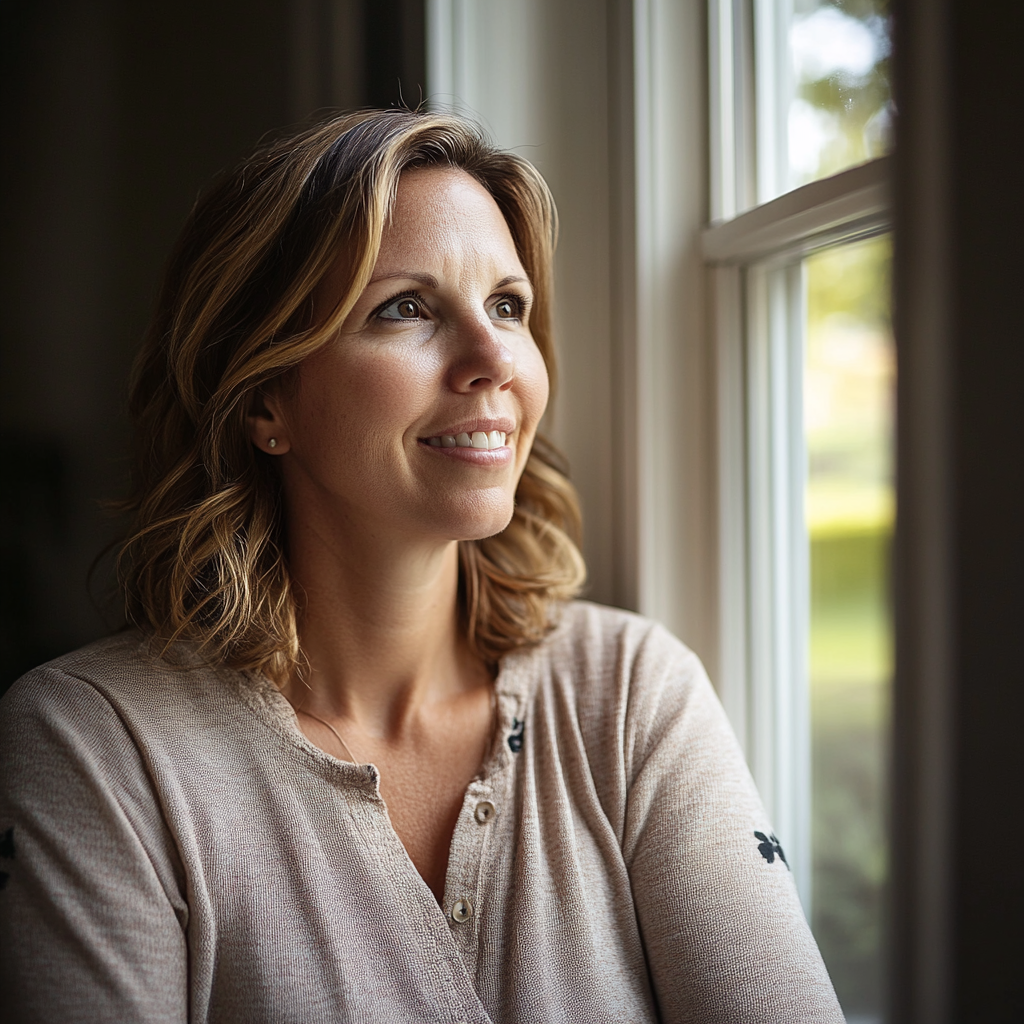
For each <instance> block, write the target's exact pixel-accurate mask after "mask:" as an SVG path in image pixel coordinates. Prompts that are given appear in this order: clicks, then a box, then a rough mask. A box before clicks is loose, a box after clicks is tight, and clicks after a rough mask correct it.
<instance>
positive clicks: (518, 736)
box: [508, 718, 526, 754]
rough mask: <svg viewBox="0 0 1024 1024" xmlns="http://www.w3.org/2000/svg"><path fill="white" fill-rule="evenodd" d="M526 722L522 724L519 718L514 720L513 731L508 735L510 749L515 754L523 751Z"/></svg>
mask: <svg viewBox="0 0 1024 1024" xmlns="http://www.w3.org/2000/svg"><path fill="white" fill-rule="evenodd" d="M525 726H526V722H520V721H519V719H518V718H513V719H512V731H511V732H510V733H509V735H508V748H509V750H511V751H512V753H513V754H518V753H519V751H520V750H522V749H523V729H524V727H525Z"/></svg>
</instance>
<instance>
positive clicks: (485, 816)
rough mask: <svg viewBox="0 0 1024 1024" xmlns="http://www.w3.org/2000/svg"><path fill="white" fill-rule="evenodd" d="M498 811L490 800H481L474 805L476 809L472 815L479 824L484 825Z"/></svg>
mask: <svg viewBox="0 0 1024 1024" xmlns="http://www.w3.org/2000/svg"><path fill="white" fill-rule="evenodd" d="M497 813H498V810H497V808H496V807H495V806H494V804H492V803H491V801H490V800H481V801H480V803H478V804H477V805H476V810H475V811H474V812H473V816H474V817H475V818H476V820H477V821H479V822H480V824H481V825H486V824H487V822H489V821H490V820H491V818H493V817H494V816H495V815H496V814H497Z"/></svg>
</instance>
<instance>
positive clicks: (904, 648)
mask: <svg viewBox="0 0 1024 1024" xmlns="http://www.w3.org/2000/svg"><path fill="white" fill-rule="evenodd" d="M895 10H896V29H897V38H896V54H895V57H896V59H895V65H896V69H897V79H898V85H899V90H898V93H897V103H898V107H899V126H898V131H897V167H898V173H897V188H896V201H897V206H896V212H897V223H896V228H897V231H896V250H897V251H896V262H895V278H896V321H897V324H896V326H897V344H898V349H899V374H900V383H899V392H898V403H899V469H898V479H899V490H898V506H899V510H900V511H899V513H898V515H899V520H900V522H899V525H898V529H897V566H898V571H897V580H898V589H897V605H896V608H897V673H896V681H897V686H896V705H895V718H896V735H895V766H896V783H897V788H896V792H895V814H894V821H893V823H894V838H895V851H894V852H895V864H894V883H893V909H894V923H895V929H894V940H895V954H896V956H895V960H894V966H893V991H894V1003H893V1010H894V1012H893V1017H892V1019H893V1021H894V1024H905V1022H914V1024H917V1022H920V1024H926V1022H927V1024H946V1022H957V1024H960V1022H962V1024H1010V1022H1020V1021H1024V971H1022V970H1021V968H1020V963H1021V958H1022V955H1024V938H1022V929H1021V922H1022V920H1024V870H1022V854H1024V815H1022V813H1021V801H1022V794H1024V756H1022V753H1024V750H1022V743H1021V733H1022V729H1024V657H1022V653H1021V648H1022V637H1024V321H1022V315H1021V307H1022V298H1021V296H1022V287H1021V281H1020V252H1021V248H1022V245H1024V203H1022V202H1021V196H1022V195H1024V160H1022V154H1021V148H1022V147H1021V144H1020V125H1021V103H1020V97H1021V94H1022V92H1024V63H1022V62H1021V60H1020V57H1019V52H1018V51H1019V49H1020V40H1021V38H1022V36H1024V6H1022V5H1020V4H1013V3H989V4H978V3H972V2H969V0H899V2H898V3H897V4H896V7H895Z"/></svg>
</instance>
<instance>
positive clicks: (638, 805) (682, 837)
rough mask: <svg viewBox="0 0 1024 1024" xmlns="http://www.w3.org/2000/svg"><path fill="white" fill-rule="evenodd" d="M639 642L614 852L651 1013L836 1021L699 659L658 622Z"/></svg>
mask: <svg viewBox="0 0 1024 1024" xmlns="http://www.w3.org/2000/svg"><path fill="white" fill-rule="evenodd" d="M645 647H646V650H644V651H643V652H642V653H641V656H640V657H639V658H638V659H637V665H636V669H635V673H634V680H635V684H634V687H633V694H634V695H635V696H633V697H631V701H630V703H631V707H630V711H629V719H630V731H631V732H632V733H633V735H634V736H635V737H636V739H637V744H636V747H635V750H636V754H635V760H634V770H633V783H632V786H631V788H630V794H629V800H628V807H627V820H626V832H625V837H624V838H625V841H624V853H625V856H626V862H627V864H628V865H629V867H630V876H631V880H632V884H633V892H634V898H635V903H636V909H637V916H638V920H639V922H640V927H641V931H642V933H643V938H644V945H645V949H646V952H647V957H648V962H649V964H650V969H651V975H652V978H653V981H654V986H655V989H656V992H657V997H658V1002H659V1006H660V1010H661V1013H662V1016H663V1019H664V1020H665V1021H671V1022H676V1021H680V1022H681V1021H687V1022H690V1021H700V1022H708V1024H711V1022H714V1024H729V1022H735V1024H760V1022H764V1024H769V1022H770V1024H777V1022H779V1021H786V1022H787V1024H804V1022H808V1024H809V1022H815V1024H818V1022H821V1024H825V1022H828V1024H834V1022H841V1021H842V1020H843V1016H842V1012H841V1010H840V1008H839V1005H838V1002H837V1000H836V997H835V994H834V992H833V989H832V985H831V983H830V981H829V978H828V974H827V972H826V970H825V967H824V964H823V963H822V960H821V956H820V954H819V953H818V949H817V946H816V944H815V942H814V939H813V937H812V936H811V933H810V929H809V928H808V926H807V922H806V919H805V917H804V913H803V910H802V908H801V906H800V903H799V899H798V897H797V894H796V887H795V886H794V884H793V879H792V875H791V874H790V870H789V867H788V866H787V863H786V860H785V857H784V853H783V850H784V846H783V845H782V843H784V838H785V837H783V838H782V842H781V843H780V842H777V841H775V839H774V837H773V834H772V829H771V824H770V823H769V821H768V820H767V818H766V816H765V813H764V810H763V808H762V805H761V802H760V799H759V798H758V795H757V792H756V790H755V788H754V785H753V782H752V781H751V778H750V774H749V772H748V771H747V767H746V765H745V763H744V761H743V756H742V753H741V752H740V749H739V746H738V744H737V743H736V740H735V738H734V736H733V733H732V731H731V729H730V727H729V724H728V722H727V720H726V717H725V713H724V712H723V710H722V707H721V705H720V704H719V702H718V699H717V697H716V696H715V694H714V692H713V690H712V688H711V685H710V683H709V682H708V680H707V677H706V675H705V674H704V670H703V667H702V666H701V664H700V662H699V661H698V659H697V658H696V657H695V656H694V655H693V654H692V653H691V652H689V651H688V650H686V649H685V648H684V647H683V646H682V645H681V644H679V643H678V642H677V641H676V640H674V638H672V637H669V636H668V635H667V634H665V633H664V632H663V631H661V630H660V629H658V630H656V631H655V634H654V635H653V636H652V637H650V638H649V643H648V644H647V645H645ZM638 674H642V676H643V678H642V680H641V679H640V678H639V675H638ZM652 680H653V681H652Z"/></svg>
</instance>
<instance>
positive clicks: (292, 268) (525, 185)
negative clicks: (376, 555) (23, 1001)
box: [119, 110, 584, 679]
mask: <svg viewBox="0 0 1024 1024" xmlns="http://www.w3.org/2000/svg"><path fill="white" fill-rule="evenodd" d="M428 165H440V166H452V167H458V168H460V169H462V170H464V171H466V172H467V173H469V174H471V175H472V176H473V177H474V178H476V179H477V180H478V181H479V182H480V183H481V184H482V185H483V186H484V187H485V188H486V189H487V190H488V192H489V193H490V194H491V195H492V196H493V198H494V200H495V202H496V203H497V204H498V207H499V208H500V209H501V211H502V213H503V215H504V217H505V219H506V221H507V222H508V225H509V229H510V231H511V233H512V237H513V239H514V241H515V244H516V248H517V250H518V254H519V258H520V260H521V261H522V263H523V266H524V268H525V269H526V272H527V274H528V275H529V277H530V281H531V283H532V285H533V290H534V305H533V308H532V310H531V315H530V326H531V331H532V334H533V337H534V340H535V341H536V343H537V346H538V348H539V349H540V352H541V354H542V355H543V358H544V361H545V363H546V365H547V367H548V372H549V374H550V375H551V377H552V379H553V378H554V371H555V366H554V352H553V343H552V336H551V292H552V282H551V272H552V260H553V253H554V243H555V234H556V215H555V209H554V204H553V202H552V200H551V196H550V193H549V191H548V189H547V186H546V185H545V183H544V181H543V179H541V177H540V175H539V174H538V173H537V172H536V170H535V169H534V168H533V167H532V166H531V165H530V164H529V163H527V162H526V161H525V160H522V159H520V158H519V157H517V156H515V155H512V154H508V153H502V152H500V151H498V150H495V149H494V148H493V147H491V146H490V145H489V144H488V143H486V142H485V141H484V139H483V138H482V137H481V135H480V133H479V130H478V129H477V128H476V127H475V126H474V125H472V124H471V123H469V122H467V121H465V120H463V119H461V118H457V117H453V116H446V115H433V114H422V113H414V112H411V111H403V110H389V111H369V112H363V113H360V114H353V115H348V116H344V117H339V118H335V119H332V120H330V121H327V122H325V123H323V124H319V125H315V126H313V127H312V128H309V129H306V130H304V131H302V132H301V133H300V134H298V135H295V136H292V137H290V138H288V139H284V140H280V141H277V142H274V143H271V144H270V145H267V146H265V147H264V148H262V149H260V150H258V151H257V152H256V153H255V154H254V155H253V156H252V157H250V158H249V159H248V160H246V161H245V162H244V163H243V164H242V165H240V167H239V168H237V169H236V170H235V171H234V172H232V173H230V174H228V175H226V176H225V177H224V178H223V179H221V180H220V181H219V182H218V183H217V184H215V185H214V186H213V187H212V188H211V189H210V190H209V191H208V192H207V193H206V194H205V195H204V196H203V197H202V198H201V199H200V200H199V202H198V203H197V204H196V207H195V209H194V210H193V212H192V214H191V216H190V217H189V220H188V222H187V224H186V226H185V229H184V231H183V233H182V236H181V238H180V240H179V242H178V245H177V247H176V250H175V253H174V255H173V257H172V259H171V263H170V266H169V268H168V272H167V276H166V279H165V282H164V287H163V290H162V293H161V297H160V302H159V305H158V308H157V312H156V315H155V317H154V320H153V323H152V325H151V327H150V330H149V331H148V333H147V336H146V339H145V342H144V345H143V348H142V351H141V352H140V354H139V358H138V360H137V363H136V368H135V373H134V376H133V380H132V385H131V399H130V411H131V414H132V417H133V420H134V423H135V427H136V451H135V458H134V473H133V482H132V483H133V486H132V493H131V495H130V497H129V498H128V499H127V501H126V502H124V508H125V509H126V510H127V511H129V512H130V513H131V515H132V517H133V525H132V529H131V531H130V534H129V536H128V538H127V539H126V541H125V542H124V545H123V547H122V549H121V553H120V558H119V569H120V574H121V580H122V585H123V588H124V593H125V600H126V608H127V613H128V616H129V619H130V620H131V621H133V622H135V623H136V624H138V625H140V626H143V627H145V628H148V629H149V630H151V631H152V632H153V633H154V634H155V635H156V636H157V637H159V638H161V639H162V640H165V641H171V640H176V639H186V640H189V641H192V642H193V643H195V644H197V645H198V646H199V647H200V648H202V649H203V650H204V652H205V654H206V656H207V657H208V658H209V659H211V660H214V661H219V662H223V663H226V664H229V665H231V666H233V667H236V668H246V669H254V670H258V671H263V672H266V673H267V674H268V675H270V676H271V677H272V678H275V679H285V678H287V677H288V676H289V675H290V674H291V673H293V672H294V671H295V668H296V665H297V664H298V662H299V659H300V650H299V639H298V628H297V623H298V617H297V597H296V594H295V590H294V587H293V584H292V580H291V577H290V575H289V571H288V561H287V556H286V552H285V550H284V544H283V537H284V530H283V522H282V516H283V509H282V502H281V493H280V482H279V478H278V474H277V472H276V467H275V466H274V465H273V462H272V459H271V458H270V457H268V456H267V455H265V454H263V453H261V452H259V451H258V450H257V449H256V448H255V447H254V446H253V445H252V443H251V442H250V440H249V436H248V431H247V429H246V414H247V412H248V411H249V408H250V405H251V402H252V399H253V396H254V394H255V392H257V391H258V389H260V388H261V387H263V386H265V385H266V384H267V383H268V382H269V381H271V380H274V379H276V378H279V377H281V376H283V375H284V374H286V373H288V371H289V370H292V369H293V368H294V367H296V366H297V365H298V364H299V363H301V362H302V361H303V360H304V359H305V358H306V357H307V356H309V355H311V354H312V353H314V352H316V351H317V350H318V349H319V348H320V347H321V346H323V345H324V344H326V343H327V342H328V341H329V340H330V339H331V338H332V337H333V336H334V335H335V334H336V332H337V330H338V328H339V327H340V326H341V324H342V323H343V322H344V320H345V318H346V317H347V315H348V313H349V312H350V310H351V309H352V306H353V305H354V303H355V301H356V300H357V298H358V297H359V295H360V294H361V293H362V291H363V289H364V288H365V286H366V283H367V281H368V280H369V278H370V275H371V272H372V270H373V266H374V263H375V261H376V258H377V253H378V251H379V248H380V242H381V236H382V234H383V231H384V228H385V225H386V223H387V218H388V216H389V214H390V211H391V209H392V207H393V204H394V199H395V195H396V192H397V188H398V180H399V177H400V175H401V173H402V172H403V171H404V170H406V169H407V168H410V167H418V166H428ZM339 254H343V255H344V258H345V259H346V261H347V270H348V275H347V276H348V287H347V288H345V289H343V295H342V298H341V300H340V302H339V303H338V305H337V307H336V308H335V309H334V310H332V311H331V312H330V313H329V314H328V315H327V316H326V317H324V318H322V319H321V320H320V321H319V322H318V321H317V319H316V318H315V316H314V313H313V293H314V290H315V289H316V287H317V285H318V284H319V283H320V281H321V280H322V279H323V277H324V276H325V275H326V273H327V272H328V270H331V269H332V268H334V267H335V266H336V265H337V261H338V258H339ZM579 527H580V521H579V508H578V503H577V499H576V495H575V491H574V490H573V488H572V485H571V484H570V483H569V481H568V479H567V477H566V475H565V472H564V469H563V468H562V467H561V465H560V461H559V458H558V456H557V453H555V452H554V450H553V449H552V448H551V447H550V446H549V445H547V444H546V443H545V442H544V441H543V440H542V439H538V441H537V442H536V443H535V445H534V449H533V451H532V452H531V454H530V457H529V459H528V461H527V465H526V469H525V470H524V472H523V476H522V478H521V480H520V483H519V486H518V489H517V492H516V505H515V512H514V514H513V517H512V521H511V523H510V524H509V525H508V527H507V528H506V529H505V530H504V531H502V532H501V533H500V534H498V535H496V536H494V537H490V538H487V539H486V540H480V541H463V542H460V544H459V555H460V559H459V562H460V588H459V594H460V612H461V615H462V618H463V622H464V627H465V630H466V635H467V638H468V640H469V642H470V644H471V646H472V647H473V649H474V650H475V651H476V652H477V653H479V654H480V655H481V656H482V657H483V658H484V659H485V660H487V661H488V662H492V663H493V662H496V661H498V660H499V659H500V657H501V656H502V655H503V654H504V653H505V652H507V651H509V650H512V649H514V648H517V647H522V646H525V645H530V644H534V643H536V642H538V641H539V640H540V639H542V638H543V636H544V635H545V634H546V632H547V631H548V629H549V628H550V625H551V606H552V603H553V602H558V601H562V600H565V599H567V598H569V597H571V596H573V595H575V594H576V593H577V592H578V590H579V587H580V586H581V584H582V582H583V576H584V568H583V562H582V558H581V556H580V554H579V550H578V547H577V545H578V542H579Z"/></svg>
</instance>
